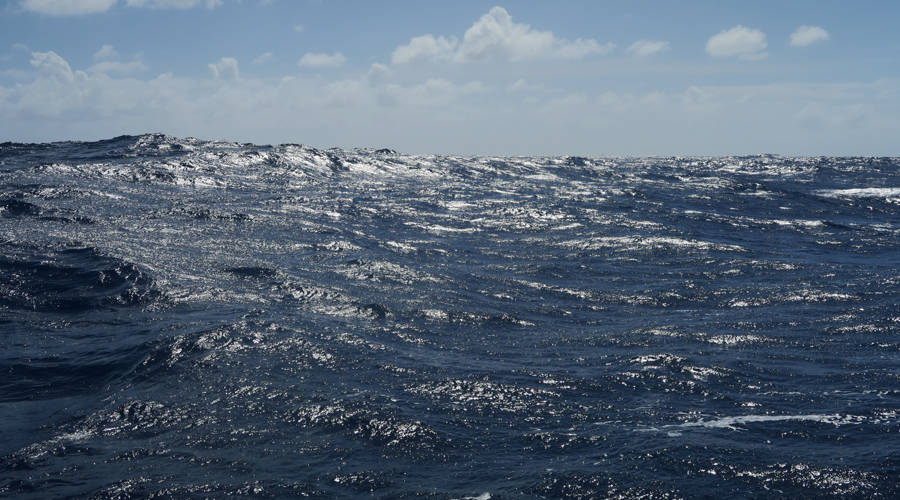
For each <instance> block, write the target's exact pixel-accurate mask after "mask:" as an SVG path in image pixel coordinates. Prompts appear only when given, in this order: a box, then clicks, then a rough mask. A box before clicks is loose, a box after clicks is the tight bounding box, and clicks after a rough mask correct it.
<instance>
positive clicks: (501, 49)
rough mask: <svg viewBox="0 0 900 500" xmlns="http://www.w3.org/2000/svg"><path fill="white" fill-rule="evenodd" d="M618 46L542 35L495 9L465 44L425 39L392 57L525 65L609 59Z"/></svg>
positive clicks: (476, 25) (395, 60)
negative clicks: (537, 61)
mask: <svg viewBox="0 0 900 500" xmlns="http://www.w3.org/2000/svg"><path fill="white" fill-rule="evenodd" d="M614 48H615V44H613V43H607V44H605V45H601V44H600V43H598V42H597V41H596V40H593V39H582V38H578V39H576V40H575V41H574V42H570V41H568V40H565V39H560V38H557V37H556V36H554V35H553V33H552V32H549V31H538V30H535V29H532V28H531V26H529V25H527V24H521V23H514V22H513V20H512V16H510V15H509V13H508V12H507V11H506V9H504V8H503V7H494V8H493V9H491V10H490V12H488V13H487V14H485V15H483V16H481V18H480V19H479V20H478V21H476V22H475V23H474V24H473V25H472V26H471V27H470V28H469V29H468V30H466V32H465V34H464V35H463V39H462V42H460V41H459V40H458V39H457V38H456V37H455V36H451V37H450V38H444V37H438V38H435V37H434V35H430V34H428V35H422V36H419V37H415V38H413V39H411V40H410V42H409V43H408V44H406V45H401V46H399V47H397V49H396V50H394V52H393V54H391V62H392V63H394V64H408V63H412V62H417V61H423V60H428V61H438V60H448V61H450V60H452V61H456V62H462V63H469V62H486V61H492V60H505V61H523V60H528V59H537V58H556V59H582V58H584V57H588V56H592V55H605V54H608V53H610V52H611V51H612V50H613V49H614Z"/></svg>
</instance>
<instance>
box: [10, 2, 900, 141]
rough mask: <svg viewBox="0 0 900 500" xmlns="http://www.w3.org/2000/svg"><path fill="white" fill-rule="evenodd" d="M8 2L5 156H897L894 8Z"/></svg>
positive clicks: (899, 81) (899, 9)
mask: <svg viewBox="0 0 900 500" xmlns="http://www.w3.org/2000/svg"><path fill="white" fill-rule="evenodd" d="M0 2H5V5H3V4H2V3H0V7H2V10H0V141H6V140H11V141H21V142H45V141H57V140H70V139H71V140H97V139H104V138H110V137H113V136H117V135H122V134H140V133H146V132H163V133H167V134H171V135H175V136H179V137H187V136H192V137H198V138H201V139H226V140H234V141H240V142H254V143H262V144H275V143H285V142H293V143H304V144H308V145H311V146H314V147H320V148H328V147H333V146H339V147H347V148H353V147H378V148H381V147H389V148H393V149H396V150H399V151H402V152H407V153H441V154H497V155H530V154H539V155H540V154H544V155H550V154H579V155H723V154H755V153H776V154H783V155H799V156H818V155H829V156H834V155H876V156H898V155H900V148H898V144H900V141H898V140H897V138H898V137H900V35H898V30H897V29H896V23H897V20H898V19H900V2H897V1H896V0H881V1H868V2H859V3H850V2H845V1H840V2H838V1H828V0H818V1H803V0H798V1H789V2H785V1H768V0H759V1H755V2H746V1H741V2H738V1H726V0H717V1H701V0H695V1H683V2H673V1H670V0H643V1H641V0H637V1H631V2H605V1H598V0H594V1H579V0H570V1H568V0H561V1H559V2H552V3H551V2H537V1H528V2H524V1H506V2H503V1H500V2H498V1H496V0H494V1H490V2H483V1H475V0H470V1H466V0H462V1H457V2H452V3H449V2H441V3H437V2H422V1H401V0H384V1H372V0H367V1H364V0H315V1H311V0H241V1H238V0H0Z"/></svg>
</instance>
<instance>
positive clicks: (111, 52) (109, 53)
mask: <svg viewBox="0 0 900 500" xmlns="http://www.w3.org/2000/svg"><path fill="white" fill-rule="evenodd" d="M118 58H119V53H118V52H116V50H115V49H114V48H113V46H112V45H104V46H103V47H101V48H100V50H98V51H97V53H96V54H94V60H95V61H103V60H107V59H118Z"/></svg>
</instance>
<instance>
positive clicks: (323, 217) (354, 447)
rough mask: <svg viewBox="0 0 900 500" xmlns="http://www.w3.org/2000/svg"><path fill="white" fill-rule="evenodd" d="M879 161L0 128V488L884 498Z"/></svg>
mask: <svg viewBox="0 0 900 500" xmlns="http://www.w3.org/2000/svg"><path fill="white" fill-rule="evenodd" d="M898 214H900V159H898V158H833V157H828V158H825V157H822V158H789V157H782V156H777V155H755V156H739V157H574V156H556V157H527V156H520V157H493V156H453V155H407V154H403V153H402V152H401V153H398V152H395V151H392V150H389V149H377V150H376V149H352V150H351V149H328V150H323V149H316V148H312V147H308V146H303V145H299V144H284V145H278V146H267V145H253V144H239V143H233V142H224V141H203V140H198V139H192V138H187V139H180V138H174V137H170V136H165V135H159V134H153V135H142V136H122V137H116V138H114V139H110V140H104V141H98V142H59V143H51V144H19V143H8V142H7V143H3V144H0V249H2V253H0V497H4V498H33V499H62V498H78V499H139V498H148V499H149V498H152V499H163V498H173V499H207V498H208V499H221V498H348V499H350V498H352V499H356V498H384V499H412V498H415V499H478V500H487V499H494V500H498V499H541V498H560V499H562V498H566V499H622V500H625V499H635V500H637V499H645V500H649V499H673V500H674V499H721V498H729V499H742V498H747V499H768V498H783V497H790V498H793V499H813V498H840V499H871V498H896V495H897V491H898V488H900V413H898V412H900V383H898V382H900V307H898V300H900V270H898V265H900V253H898V243H900V216H898Z"/></svg>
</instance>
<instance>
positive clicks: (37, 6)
mask: <svg viewBox="0 0 900 500" xmlns="http://www.w3.org/2000/svg"><path fill="white" fill-rule="evenodd" d="M117 1H118V0H23V1H22V3H21V5H22V7H23V8H24V9H26V10H30V11H33V12H40V13H41V14H50V15H53V16H77V15H83V14H95V13H97V12H106V11H107V10H109V9H111V8H112V7H113V5H115V4H116V2H117Z"/></svg>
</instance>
